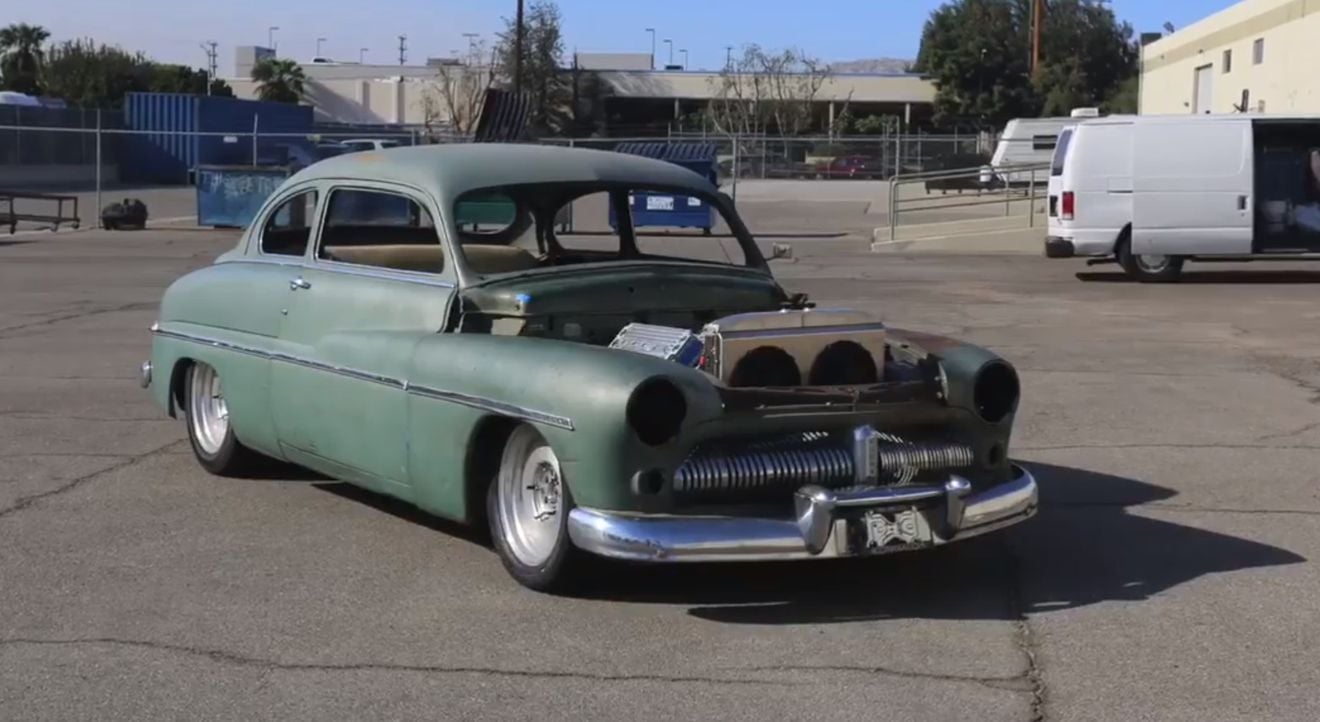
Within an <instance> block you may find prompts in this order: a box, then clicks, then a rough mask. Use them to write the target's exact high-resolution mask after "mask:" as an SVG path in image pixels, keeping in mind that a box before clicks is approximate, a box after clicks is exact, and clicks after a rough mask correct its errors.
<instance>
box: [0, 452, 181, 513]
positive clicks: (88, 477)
mask: <svg viewBox="0 0 1320 722" xmlns="http://www.w3.org/2000/svg"><path fill="white" fill-rule="evenodd" d="M182 443H184V442H183V441H182V440H175V441H171V442H170V443H168V444H165V445H164V446H161V447H157V448H155V449H152V450H151V451H148V452H145V453H142V454H137V455H134V456H125V457H122V458H121V459H120V461H118V462H117V463H114V464H111V465H110V466H107V467H105V468H104V469H98V470H97V471H93V472H91V473H89V474H83V475H82V476H79V477H75V478H73V479H70V480H68V481H67V482H65V483H64V484H62V485H60V486H58V487H55V488H54V489H50V490H48V491H43V492H41V493H39V494H29V495H28V496H20V497H19V498H18V499H16V500H15V501H14V503H13V504H10V505H9V506H7V507H4V508H3V509H0V520H3V519H5V518H7V517H9V516H11V515H13V514H17V513H18V512H20V511H23V510H24V509H27V508H29V507H31V506H33V505H34V504H36V503H38V502H40V501H42V500H44V499H49V498H50V497H52V496H58V495H60V494H64V493H67V492H70V491H73V490H74V489H77V488H78V487H80V486H82V485H83V484H86V483H88V482H91V481H94V480H96V479H97V478H98V477H101V476H104V475H106V474H109V473H111V472H114V471H118V470H120V469H124V468H127V467H129V466H133V465H134V464H136V463H138V462H140V461H143V460H144V459H147V458H148V457H151V456H154V455H156V454H159V453H161V452H164V451H167V450H169V449H170V448H171V447H174V446H178V445H179V444H182Z"/></svg>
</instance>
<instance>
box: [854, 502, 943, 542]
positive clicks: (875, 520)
mask: <svg viewBox="0 0 1320 722" xmlns="http://www.w3.org/2000/svg"><path fill="white" fill-rule="evenodd" d="M858 524H859V526H860V527H861V532H862V533H861V534H860V535H859V536H860V541H862V542H863V543H864V545H865V548H866V551H871V552H877V551H892V550H893V549H892V548H901V547H913V546H917V547H920V546H928V545H930V544H931V543H933V542H934V534H933V533H932V532H931V528H930V524H929V523H928V522H927V521H926V517H925V515H924V514H922V513H921V512H919V511H917V510H916V509H884V510H880V509H876V510H872V511H867V512H865V513H864V514H862V516H861V518H860V519H859V520H858Z"/></svg>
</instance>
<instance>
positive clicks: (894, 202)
mask: <svg viewBox="0 0 1320 722" xmlns="http://www.w3.org/2000/svg"><path fill="white" fill-rule="evenodd" d="M1049 169H1050V166H1049V164H1048V163H1044V164H1041V163H1033V164H1018V165H1004V166H997V167H991V166H977V167H974V168H957V169H952V170H938V171H927V172H920V173H909V174H905V175H895V176H893V177H892V178H890V179H889V198H888V201H889V206H888V221H889V240H891V241H893V240H897V239H898V226H899V216H900V215H901V214H902V213H904V212H906V213H916V212H921V211H936V210H938V211H948V210H953V209H959V208H975V207H980V206H992V205H1000V206H1003V208H1004V213H1003V217H1005V218H1009V217H1012V214H1013V204H1014V203H1023V202H1025V203H1026V205H1027V213H1026V216H1027V221H1026V225H1027V227H1028V228H1033V227H1035V225H1036V213H1037V211H1036V203H1037V202H1038V201H1041V200H1043V199H1046V196H1047V195H1048V182H1047V181H1046V180H1038V179H1037V175H1038V174H1040V173H1042V172H1043V173H1045V174H1048V173H1049ZM1022 176H1025V178H1023V177H1022ZM1047 177H1048V175H1047ZM916 185H920V186H922V193H921V194H919V195H913V196H911V197H908V198H904V197H903V189H904V188H905V187H911V186H916ZM950 190H953V191H956V192H957V193H958V196H959V197H958V198H956V199H954V200H950V199H948V198H947V193H948V191H950ZM933 191H940V192H941V193H942V195H940V196H932V192H933ZM964 191H971V192H975V193H976V198H974V199H970V200H964V199H962V198H961V195H962V193H963V192H964ZM968 220H972V219H968Z"/></svg>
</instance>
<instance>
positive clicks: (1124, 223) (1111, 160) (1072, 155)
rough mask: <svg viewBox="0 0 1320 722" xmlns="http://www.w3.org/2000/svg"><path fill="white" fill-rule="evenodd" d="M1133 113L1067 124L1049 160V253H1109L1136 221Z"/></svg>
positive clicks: (1063, 255)
mask: <svg viewBox="0 0 1320 722" xmlns="http://www.w3.org/2000/svg"><path fill="white" fill-rule="evenodd" d="M1134 121H1135V117H1134V116H1130V115H1118V116H1110V117H1108V118H1101V119H1098V120H1088V121H1085V122H1083V123H1078V124H1077V125H1074V126H1071V127H1069V128H1065V129H1064V130H1063V131H1062V132H1061V133H1060V134H1059V145H1058V148H1056V149H1055V153H1054V158H1053V159H1052V160H1051V161H1050V180H1049V199H1048V208H1047V212H1048V219H1049V220H1048V228H1049V231H1048V234H1047V236H1046V240H1045V255H1047V256H1049V257H1051V258H1071V257H1072V256H1111V255H1113V254H1114V249H1115V248H1116V246H1117V243H1118V241H1119V239H1120V236H1122V235H1123V234H1124V233H1126V232H1127V230H1128V228H1129V227H1130V226H1131V224H1132V158H1133V155H1132V128H1133V123H1134Z"/></svg>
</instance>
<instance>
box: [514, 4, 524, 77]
mask: <svg viewBox="0 0 1320 722" xmlns="http://www.w3.org/2000/svg"><path fill="white" fill-rule="evenodd" d="M514 23H515V24H514V31H513V94H514V95H519V94H521V93H522V66H523V0H518V16H517V18H516V19H515V21H514Z"/></svg>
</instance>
